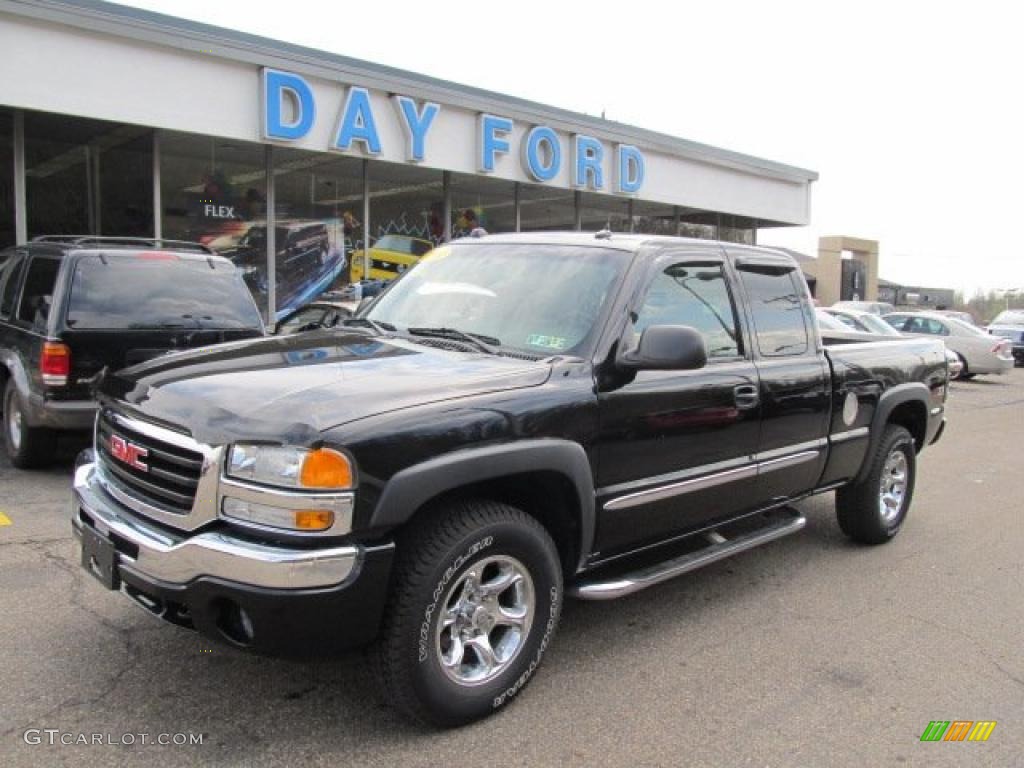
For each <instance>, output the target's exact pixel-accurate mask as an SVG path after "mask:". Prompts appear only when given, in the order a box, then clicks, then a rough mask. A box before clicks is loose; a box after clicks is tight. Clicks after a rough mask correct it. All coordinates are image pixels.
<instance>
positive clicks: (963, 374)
mask: <svg viewBox="0 0 1024 768" xmlns="http://www.w3.org/2000/svg"><path fill="white" fill-rule="evenodd" d="M956 356H957V357H959V358H960V375H959V376H957V377H956V378H957V381H969V380H970V379H973V378H974V376H975V374H973V373H970V372H969V371H968V370H967V361H966V360H965V359H964V356H963V355H961V354H960V353H959V352H957V353H956Z"/></svg>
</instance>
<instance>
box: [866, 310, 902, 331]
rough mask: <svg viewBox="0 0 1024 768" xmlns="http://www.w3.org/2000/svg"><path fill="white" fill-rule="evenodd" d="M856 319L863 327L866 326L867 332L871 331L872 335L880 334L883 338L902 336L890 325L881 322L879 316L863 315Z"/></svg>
mask: <svg viewBox="0 0 1024 768" xmlns="http://www.w3.org/2000/svg"><path fill="white" fill-rule="evenodd" d="M857 319H858V320H860V322H861V323H863V324H864V325H865V326H867V328H868V330H869V331H871V332H872V333H880V334H883V335H885V336H902V335H903V334H901V333H900V332H899V331H897V330H896V329H895V328H893V327H892V326H891V325H889V324H888V323H887V322H885V320H883V319H882V318H881V317H880V316H879V315H869V314H864V315H859V316H858V317H857Z"/></svg>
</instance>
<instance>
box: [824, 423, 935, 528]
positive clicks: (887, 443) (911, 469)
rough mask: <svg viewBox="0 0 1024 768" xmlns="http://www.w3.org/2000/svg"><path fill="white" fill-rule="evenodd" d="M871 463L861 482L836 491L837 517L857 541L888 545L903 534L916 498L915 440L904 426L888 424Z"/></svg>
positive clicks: (842, 526)
mask: <svg viewBox="0 0 1024 768" xmlns="http://www.w3.org/2000/svg"><path fill="white" fill-rule="evenodd" d="M869 461H870V462H871V464H870V469H869V471H868V473H867V476H866V477H865V478H864V479H863V480H862V481H861V482H859V483H855V484H852V485H847V486H845V487H843V488H840V489H839V490H838V491H837V492H836V516H837V518H838V520H839V527H840V528H841V529H842V530H843V533H845V534H846V535H847V536H849V537H850V538H851V539H853V540H854V541H858V542H860V543H862V544H884V543H885V542H887V541H889V540H890V539H891V538H893V537H894V536H895V535H896V534H897V533H899V530H900V527H901V526H902V525H903V521H904V519H905V518H906V516H907V511H908V510H909V509H910V502H911V499H912V498H913V496H914V479H915V476H916V472H917V454H916V451H915V449H914V438H913V437H911V435H910V432H908V431H907V430H906V429H905V428H904V427H901V426H899V425H897V424H889V425H887V426H886V427H885V431H884V432H883V433H882V439H881V440H880V441H879V443H878V446H877V447H876V448H875V451H874V454H873V455H872V456H871V457H870V458H869Z"/></svg>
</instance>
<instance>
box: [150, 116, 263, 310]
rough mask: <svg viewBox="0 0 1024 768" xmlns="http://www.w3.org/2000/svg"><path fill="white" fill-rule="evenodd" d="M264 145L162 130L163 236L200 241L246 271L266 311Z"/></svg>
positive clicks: (246, 279) (161, 187)
mask: <svg viewBox="0 0 1024 768" xmlns="http://www.w3.org/2000/svg"><path fill="white" fill-rule="evenodd" d="M265 158H266V155H265V150H264V148H263V146H262V145H260V144H250V143H247V142H244V141H233V140H228V139H216V138H212V137H209V136H196V135H193V134H187V133H175V132H170V131H162V132H161V133H160V196H161V202H162V206H163V211H162V212H161V216H162V218H161V223H162V227H163V232H162V234H163V236H164V237H166V238H171V239H177V240H191V241H195V242H199V243H202V244H204V245H206V246H209V247H210V248H213V249H214V250H215V251H217V252H218V253H220V254H221V255H222V256H225V257H227V258H228V259H230V260H231V261H232V262H233V263H234V264H235V265H236V266H237V267H238V268H239V269H241V270H242V271H243V273H244V274H245V281H246V284H247V285H248V286H249V289H250V290H251V291H252V293H253V297H254V298H255V299H256V304H257V306H259V308H260V311H262V312H264V313H265V312H266V310H267V292H268V290H269V282H268V280H267V248H266V234H267V182H266V179H267V174H266V159H265Z"/></svg>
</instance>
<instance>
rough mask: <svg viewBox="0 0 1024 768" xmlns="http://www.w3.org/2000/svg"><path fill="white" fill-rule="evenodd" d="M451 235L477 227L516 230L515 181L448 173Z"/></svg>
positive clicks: (456, 236)
mask: <svg viewBox="0 0 1024 768" xmlns="http://www.w3.org/2000/svg"><path fill="white" fill-rule="evenodd" d="M451 190H452V238H453V239H458V238H460V237H465V236H466V235H468V234H469V233H470V232H472V231H473V230H474V229H476V228H477V227H482V228H483V229H485V230H487V231H488V232H490V233H496V232H515V231H516V191H515V183H514V182H511V181H505V180H504V179H495V178H492V177H490V176H482V175H481V176H472V175H468V174H462V173H453V174H452V175H451Z"/></svg>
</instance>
